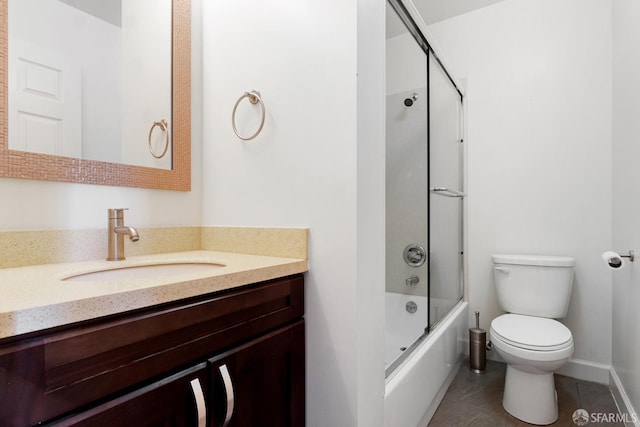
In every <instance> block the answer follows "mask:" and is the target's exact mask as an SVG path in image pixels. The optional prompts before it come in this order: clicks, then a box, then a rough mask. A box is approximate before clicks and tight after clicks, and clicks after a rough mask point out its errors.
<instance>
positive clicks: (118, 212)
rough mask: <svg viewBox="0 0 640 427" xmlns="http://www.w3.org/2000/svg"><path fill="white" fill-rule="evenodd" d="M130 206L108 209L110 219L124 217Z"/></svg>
mask: <svg viewBox="0 0 640 427" xmlns="http://www.w3.org/2000/svg"><path fill="white" fill-rule="evenodd" d="M128 210H129V208H113V209H108V210H107V211H108V214H109V219H123V218H124V211H128Z"/></svg>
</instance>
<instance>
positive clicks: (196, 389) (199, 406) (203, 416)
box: [191, 378, 207, 427]
mask: <svg viewBox="0 0 640 427" xmlns="http://www.w3.org/2000/svg"><path fill="white" fill-rule="evenodd" d="M191 391H192V392H193V397H195V398H196V410H197V414H198V427H206V426H207V405H206V404H205V401H204V393H203V392H202V386H201V385H200V380H199V379H198V378H196V379H193V380H191Z"/></svg>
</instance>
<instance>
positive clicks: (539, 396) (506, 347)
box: [490, 314, 573, 425]
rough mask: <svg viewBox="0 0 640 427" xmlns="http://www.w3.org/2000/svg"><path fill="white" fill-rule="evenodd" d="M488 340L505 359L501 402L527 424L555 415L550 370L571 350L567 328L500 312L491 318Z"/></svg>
mask: <svg viewBox="0 0 640 427" xmlns="http://www.w3.org/2000/svg"><path fill="white" fill-rule="evenodd" d="M490 331H491V342H492V343H493V347H494V348H495V350H496V351H497V353H498V354H499V355H500V357H502V359H503V360H504V361H505V363H507V373H506V377H505V385H504V393H503V399H502V405H503V407H504V408H505V410H506V411H507V412H509V413H510V414H511V415H513V416H514V417H516V418H518V419H520V420H522V421H526V422H528V423H531V424H539V425H546V424H552V423H554V422H555V421H556V420H557V419H558V402H557V397H556V391H555V384H554V379H553V372H554V371H556V370H558V369H560V368H561V367H562V365H564V363H565V362H566V361H567V360H568V359H569V357H571V355H572V354H573V337H572V335H571V331H570V330H569V329H568V328H567V327H566V326H564V325H563V324H562V323H560V322H558V321H556V320H553V319H546V318H540V317H534V316H525V315H520V314H503V315H502V316H499V317H497V318H495V319H494V320H493V322H491V329H490Z"/></svg>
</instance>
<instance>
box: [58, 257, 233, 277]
mask: <svg viewBox="0 0 640 427" xmlns="http://www.w3.org/2000/svg"><path fill="white" fill-rule="evenodd" d="M222 267H224V265H223V264H216V263H213V262H172V263H164V264H144V265H133V266H123V267H120V268H110V269H104V270H96V271H91V272H88V273H79V274H74V275H71V276H69V277H65V278H64V279H62V280H65V281H74V282H96V281H105V280H131V279H149V278H153V277H164V276H172V275H176V274H190V273H200V274H202V275H203V276H206V274H207V273H214V272H216V270H219V269H220V268H222Z"/></svg>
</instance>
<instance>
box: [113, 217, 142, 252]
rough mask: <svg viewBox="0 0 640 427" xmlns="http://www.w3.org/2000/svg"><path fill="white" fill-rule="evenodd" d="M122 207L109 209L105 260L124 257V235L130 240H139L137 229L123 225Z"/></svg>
mask: <svg viewBox="0 0 640 427" xmlns="http://www.w3.org/2000/svg"><path fill="white" fill-rule="evenodd" d="M126 210H127V208H122V209H109V210H108V214H109V225H108V229H107V233H108V234H109V248H108V253H107V261H120V260H123V259H125V257H124V236H125V235H127V236H129V239H131V241H132V242H137V241H138V240H140V236H139V235H138V231H137V230H136V229H135V228H133V227H127V226H125V225H124V211H126Z"/></svg>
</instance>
